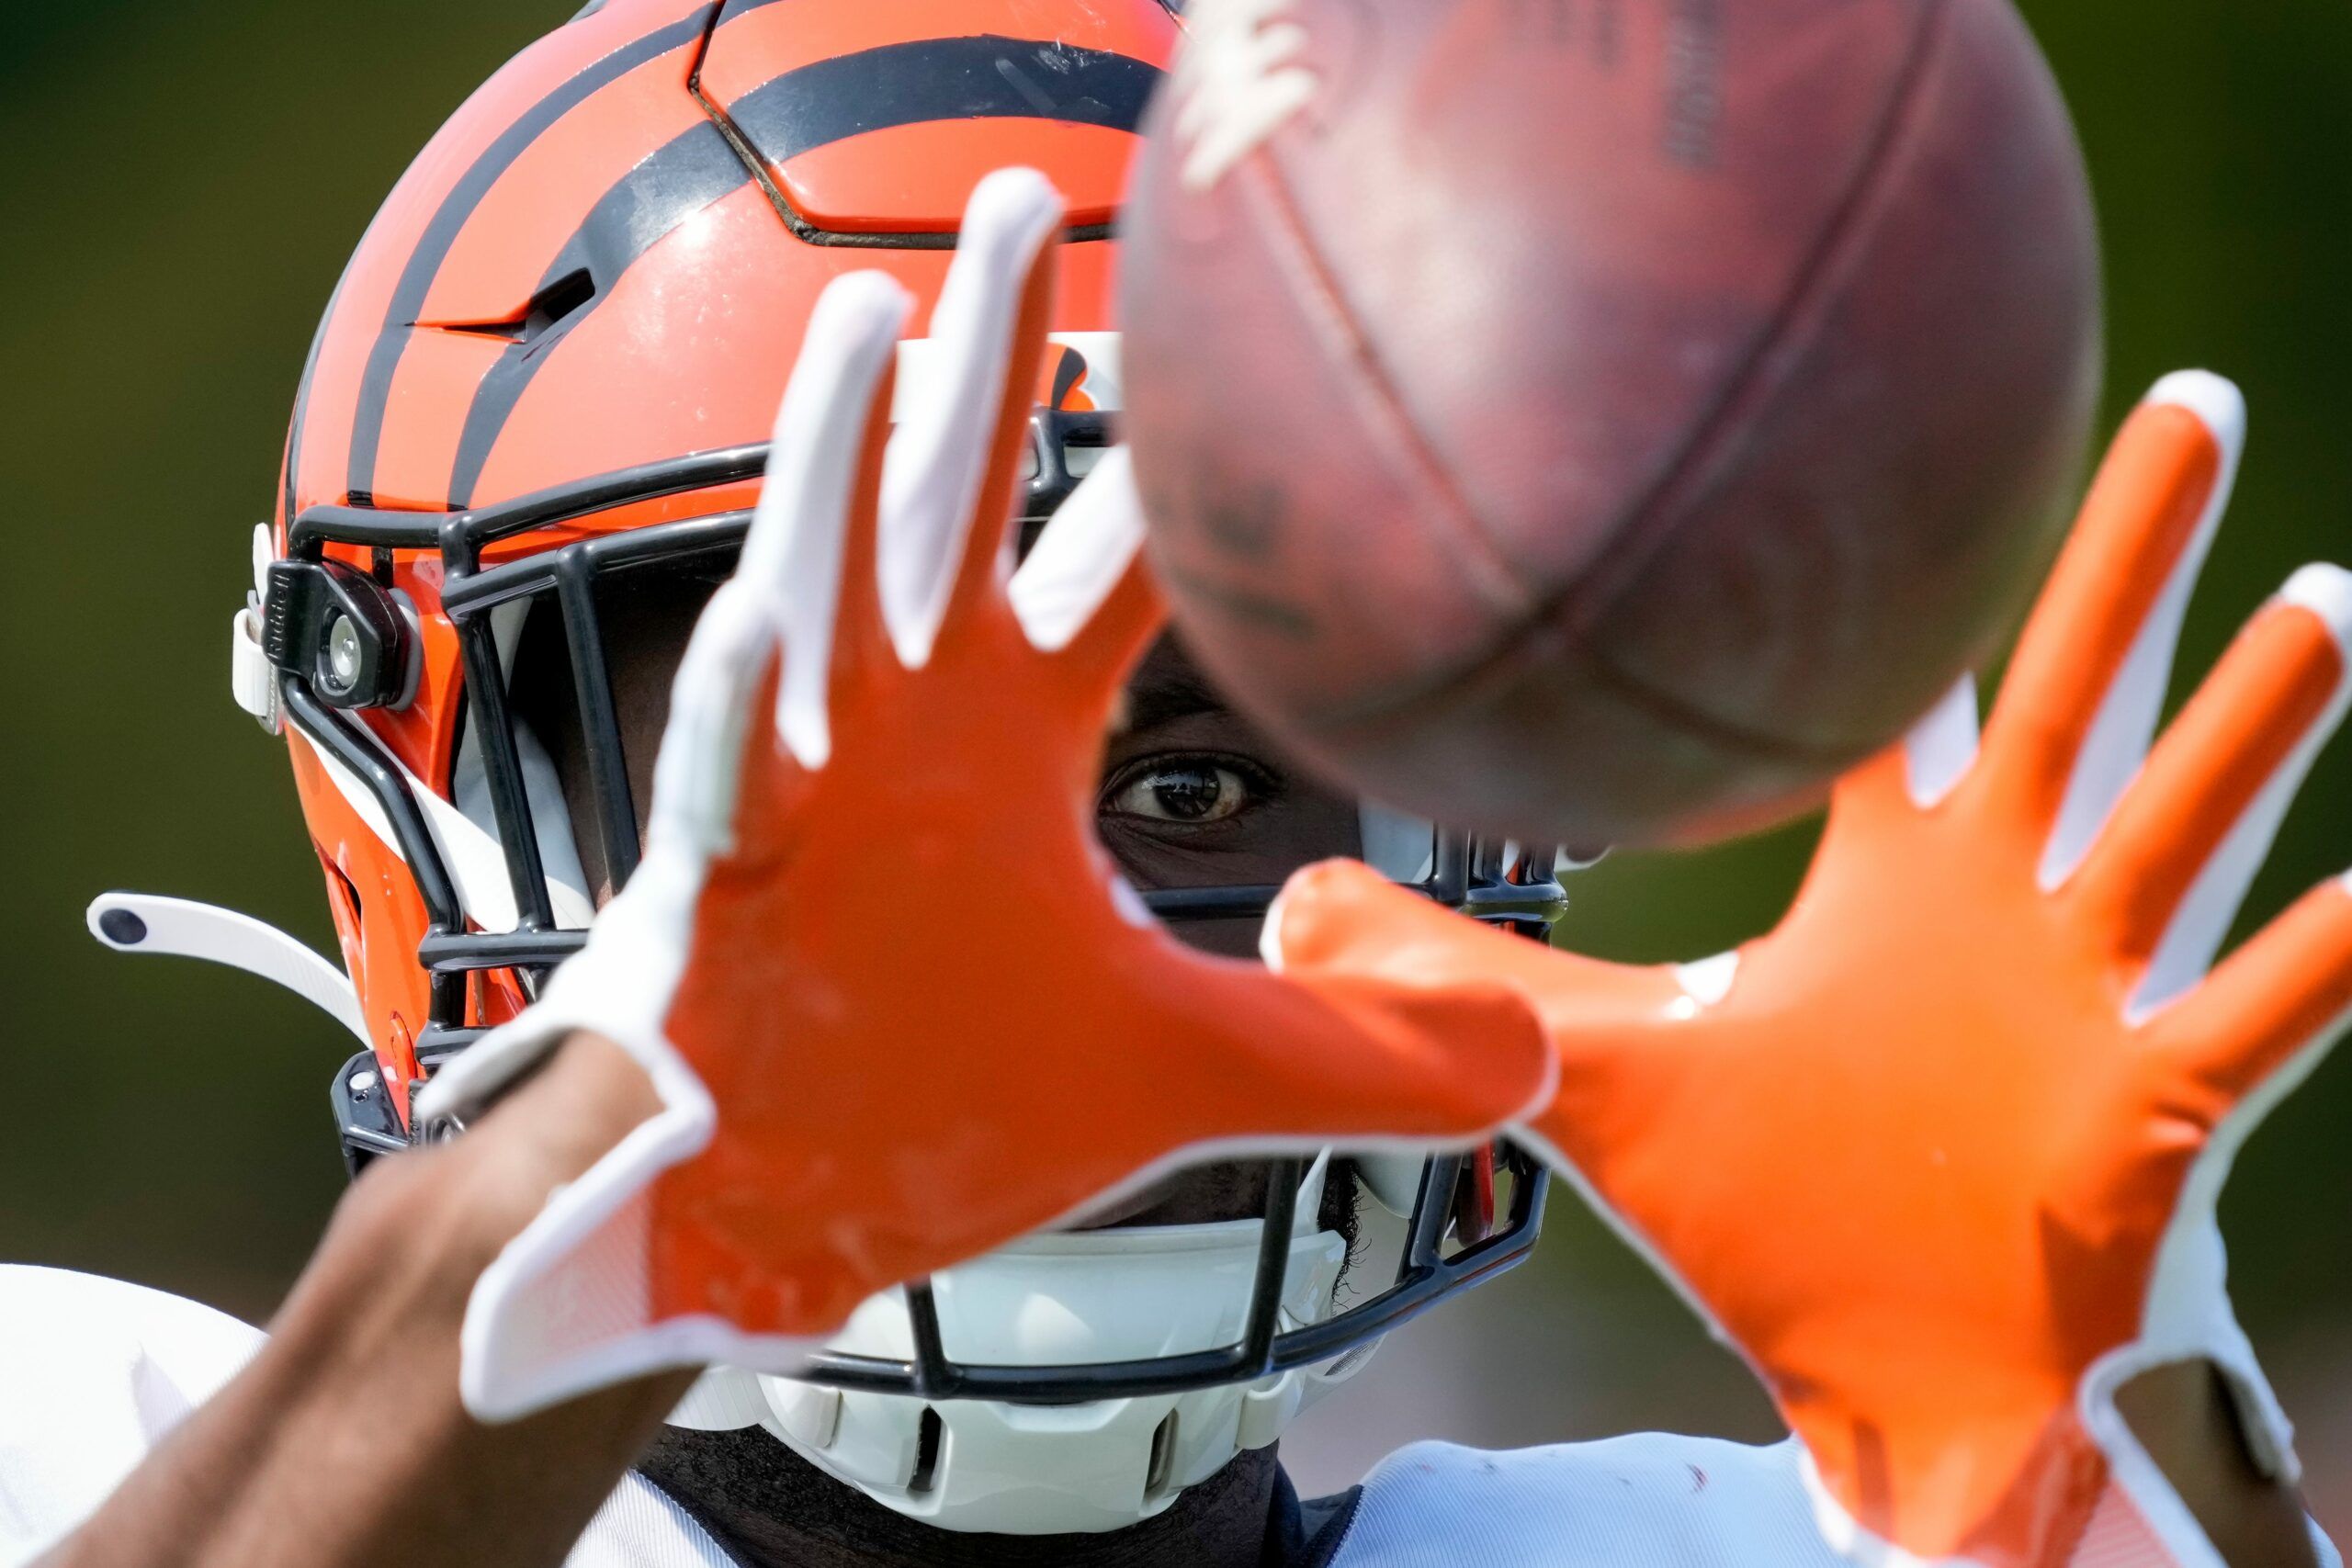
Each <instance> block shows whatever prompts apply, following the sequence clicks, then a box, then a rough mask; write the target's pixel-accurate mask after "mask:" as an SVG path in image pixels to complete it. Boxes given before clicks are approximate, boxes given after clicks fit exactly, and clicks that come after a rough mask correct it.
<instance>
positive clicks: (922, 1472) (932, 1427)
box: [907, 1404, 947, 1497]
mask: <svg viewBox="0 0 2352 1568" xmlns="http://www.w3.org/2000/svg"><path fill="white" fill-rule="evenodd" d="M946 1435H947V1434H946V1428H945V1427H944V1425H943V1424H942V1423H941V1421H940V1419H939V1411H938V1410H937V1408H936V1407H934V1406H933V1405H929V1404H926V1405H924V1406H923V1407H922V1420H920V1421H918V1422H917V1423H916V1424H915V1472H914V1473H913V1474H912V1475H910V1476H908V1477H907V1491H908V1492H909V1493H910V1495H913V1496H917V1497H922V1496H925V1495H929V1493H930V1491H931V1489H932V1487H933V1485H934V1484H936V1483H937V1482H938V1480H939V1446H940V1444H941V1443H942V1442H944V1441H945V1440H946Z"/></svg>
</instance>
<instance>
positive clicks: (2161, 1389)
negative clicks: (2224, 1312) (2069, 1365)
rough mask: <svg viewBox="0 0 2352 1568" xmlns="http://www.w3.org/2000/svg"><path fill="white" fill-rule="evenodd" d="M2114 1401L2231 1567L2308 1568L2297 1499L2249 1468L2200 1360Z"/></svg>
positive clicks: (2134, 1386) (2166, 1370)
mask: <svg viewBox="0 0 2352 1568" xmlns="http://www.w3.org/2000/svg"><path fill="white" fill-rule="evenodd" d="M2116 1404H2117V1407H2118V1408H2119V1409H2120V1410H2121V1411H2122V1413H2123V1417H2124V1419H2125V1420H2126V1421H2127V1422H2129V1423H2130V1424H2131V1432H2132V1435H2133V1436H2134V1437H2136V1438H2139V1439H2140V1442H2141V1444H2142V1445H2143V1447H2145V1448H2146V1449H2147V1450H2148V1455H2149V1457H2150V1458H2152V1459H2154V1461H2156V1464H2157V1467H2158V1468H2159V1469H2161V1470H2162V1471H2163V1472H2165V1480H2167V1481H2169V1482H2171V1483H2172V1486H2173V1490H2174V1491H2176V1492H2177V1493H2178V1494H2179V1495H2180V1499H2181V1501H2182V1502H2183V1503H2185V1504H2187V1505H2188V1511H2189V1512H2190V1513H2192V1514H2194V1515H2196V1516H2197V1522H2198V1524H2199V1526H2201V1527H2202V1528H2203V1529H2204V1531H2205V1535H2206V1538H2207V1539H2208V1540H2211V1542H2212V1543H2213V1547H2214V1550H2215V1551H2219V1552H2220V1553H2221V1554H2222V1560H2223V1561H2224V1562H2228V1563H2230V1564H2231V1568H2315V1565H2316V1564H2317V1562H2318V1558H2317V1557H2316V1556H2315V1555H2314V1554H2313V1552H2312V1540H2311V1530H2310V1526H2309V1525H2308V1524H2307V1523H2306V1522H2305V1516H2304V1512H2303V1502H2302V1499H2301V1496H2299V1495H2297V1493H2296V1490H2295V1488H2294V1487H2292V1486H2290V1485H2288V1484H2286V1483H2283V1482H2280V1481H2277V1480H2274V1479H2272V1478H2270V1477H2268V1476H2266V1475H2264V1474H2263V1473H2262V1472H2260V1471H2259V1470H2257V1469H2256V1466H2255V1463H2254V1460H2253V1457H2252V1455H2251V1454H2250V1453H2249V1452H2248V1451H2247V1449H2246V1443H2245V1436H2244V1434H2243V1433H2242V1432H2241V1431H2240V1429H2239V1427H2238V1419H2237V1413H2236V1411H2235V1410H2234V1409H2233V1406H2232V1404H2231V1403H2230V1396H2229V1392H2228V1390H2227V1389H2226V1388H2225V1387H2224V1386H2223V1384H2222V1378H2221V1374H2220V1373H2218V1372H2216V1371H2214V1370H2213V1369H2212V1368H2211V1366H2209V1365H2207V1364H2206V1363H2204V1362H2202V1361H2191V1362H2187V1363H2184V1364H2182V1365H2179V1366H2172V1367H2162V1368H2158V1369H2157V1370H2156V1371H2151V1372H2147V1373H2145V1374H2143V1375H2142V1376H2141V1377H2139V1378H2137V1379H2134V1380H2133V1381H2132V1382H2131V1383H2130V1384H2128V1385H2126V1386H2125V1387H2124V1388H2123V1389H2122V1390H2121V1391H2120V1393H2118V1394H2117V1396H2116Z"/></svg>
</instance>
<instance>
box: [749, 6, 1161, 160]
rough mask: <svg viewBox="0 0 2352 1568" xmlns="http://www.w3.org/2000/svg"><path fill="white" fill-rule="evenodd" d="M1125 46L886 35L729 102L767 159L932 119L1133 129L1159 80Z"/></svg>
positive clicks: (990, 37)
mask: <svg viewBox="0 0 2352 1568" xmlns="http://www.w3.org/2000/svg"><path fill="white" fill-rule="evenodd" d="M1159 78H1160V72H1159V67H1158V66H1156V65H1150V64H1147V63H1146V62H1143V61H1140V60H1136V59H1134V58H1133V57H1131V56H1128V55H1125V54H1113V53H1110V52H1108V51H1103V50H1098V49H1076V48H1073V47H1071V46H1070V45H1068V44H1061V43H1040V42H1037V41H1035V40H1033V39H1012V38H1000V37H997V36H996V35H994V34H988V33H983V34H980V35H978V36H977V37H972V38H944V39H922V40H921V41H918V42H914V43H894V44H886V45H884V46H882V47H881V48H879V49H868V50H861V51H858V52H857V53H855V54H843V55H839V56H836V57H835V58H833V59H831V60H820V61H818V62H815V63H814V64H811V65H804V66H802V67H801V68H800V69H799V70H797V71H787V72H786V73H784V74H783V75H781V76H778V77H777V78H775V80H774V81H772V82H766V83H763V84H762V85H759V86H757V87H754V88H753V89H752V91H750V92H748V93H746V94H744V95H743V96H742V97H741V98H739V99H737V100H736V101H735V102H734V103H731V104H729V105H727V106H726V109H727V114H728V117H729V118H731V119H732V120H733V121H734V122H735V124H736V126H737V127H738V128H739V129H740V130H741V131H742V132H743V134H744V136H745V137H746V138H747V139H749V141H751V143H752V147H753V148H755V149H756V150H757V151H758V152H759V153H760V155H761V156H762V157H763V158H765V159H766V160H767V161H768V162H769V163H771V164H780V163H783V162H784V161H785V160H786V159H787V158H794V157H797V156H798V155H800V154H801V153H803V152H809V150H810V149H812V148H817V147H822V146H825V145H827V144H828V143H831V142H834V141H845V140H847V139H848V138H850V137H853V136H859V135H863V134H864V133H865V132H866V131H869V130H888V129H890V128H892V127H895V126H901V125H920V124H922V123H923V122H925V121H928V120H934V119H1051V120H1060V121H1063V122H1066V123H1069V124H1075V125H1099V126H1103V127H1106V128H1108V129H1111V130H1128V131H1132V130H1135V129H1136V126H1137V125H1138V124H1140V123H1141V122H1142V119H1143V110H1144V105H1145V104H1146V103H1148V101H1149V100H1150V98H1151V93H1152V89H1153V88H1154V87H1156V86H1158V85H1159Z"/></svg>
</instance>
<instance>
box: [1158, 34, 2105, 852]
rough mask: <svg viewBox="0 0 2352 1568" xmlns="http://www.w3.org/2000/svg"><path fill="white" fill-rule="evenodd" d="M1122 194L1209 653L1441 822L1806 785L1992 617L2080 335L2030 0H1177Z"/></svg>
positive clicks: (2069, 480) (2055, 431) (1725, 808)
mask: <svg viewBox="0 0 2352 1568" xmlns="http://www.w3.org/2000/svg"><path fill="white" fill-rule="evenodd" d="M1188 23H1189V25H1190V27H1191V28H1192V29H1193V39H1191V41H1190V42H1189V43H1188V45H1187V49H1186V52H1185V54H1184V56H1183V57H1182V60H1181V62H1180V63H1179V66H1178V68H1177V73H1176V76H1175V79H1174V81H1173V82H1172V83H1171V85H1170V89H1169V90H1168V91H1166V92H1164V93H1163V94H1162V95H1161V97H1160V99H1159V102H1158V103H1157V104H1156V105H1155V106H1154V107H1153V110H1152V113H1151V117H1150V124H1149V127H1148V129H1149V131H1150V135H1149V139H1148V145H1147V148H1146V151H1145V152H1144V154H1143V156H1142V160H1141V163H1140V164H1139V166H1138V168H1137V171H1136V180H1135V186H1134V189H1133V192H1132V195H1131V197H1130V203H1129V206H1128V208H1127V209H1126V224H1127V229H1126V233H1127V237H1128V238H1127V248H1126V254H1125V263H1124V265H1125V276H1124V279H1123V283H1122V295H1123V298H1122V310H1123V312H1124V317H1125V321H1124V324H1125V329H1126V334H1127V336H1126V365H1125V373H1126V383H1127V385H1126V397H1127V404H1128V414H1127V419H1128V432H1129V440H1130V441H1131V443H1132V445H1133V446H1134V449H1135V457H1136V468H1137V472H1138V475H1139V477H1140V481H1141V484H1142V488H1143V493H1144V498H1145V502H1146V508H1147V510H1148V513H1149V514H1150V519H1151V546H1150V548H1151V557H1152V561H1153V564H1154V566H1155V568H1156V569H1157V570H1158V573H1159V578H1160V580H1161V581H1162V583H1163V585H1164V586H1165V588H1166V590H1167V592H1168V593H1169V595H1170V600H1171V601H1172V604H1173V606H1174V613H1175V617H1176V621H1177V624H1178V626H1179V627H1180V629H1181V631H1182V635H1183V637H1184V638H1185V640H1186V642H1187V644H1188V646H1189V647H1190V649H1192V651H1193V655H1194V656H1195V657H1196V658H1197V659H1198V660H1200V662H1201V663H1202V664H1203V665H1204V666H1205V667H1206V669H1207V670H1208V671H1209V672H1210V673H1211V675H1212V676H1213V677H1214V678H1215V679H1216V681H1217V682H1219V683H1220V684H1221V685H1222V686H1223V687H1224V688H1225V689H1226V690H1227V692H1228V693H1229V694H1231V695H1232V697H1233V698H1234V699H1235V700H1236V701H1237V702H1238V703H1239V704H1240V705H1242V706H1243V707H1244V708H1245V709H1247V710H1248V711H1250V713H1252V714H1253V715H1255V716H1258V717H1259V718H1260V719H1261V720H1262V721H1263V722H1265V723H1266V724H1268V725H1269V726H1270V727H1271V728H1272V729H1273V730H1274V731H1275V732H1276V733H1277V734H1278V735H1280V736H1281V737H1282V738H1283V739H1285V740H1286V741H1287V742H1289V743H1290V744H1291V745H1293V746H1294V747H1295V748H1296V749H1297V750H1299V751H1300V752H1301V754H1302V755H1303V756H1304V757H1305V758H1306V760H1307V761H1310V762H1312V763H1314V764H1316V765H1317V766H1318V767H1320V768H1321V769H1322V770H1324V771H1326V772H1329V773H1332V774H1333V775H1335V776H1336V777H1338V778H1340V779H1341V780H1343V781H1345V782H1346V783H1348V784H1351V785H1353V786H1354V787H1356V788H1358V789H1361V790H1362V791H1363V792H1365V793H1367V794H1369V795H1374V796H1375V797H1378V798H1380V799H1382V800H1385V801H1386V802H1388V803H1389V804H1391V805H1394V806H1398V807H1408V808H1410V809H1414V810H1417V811H1419V812H1422V813H1426V814H1428V815H1430V816H1433V817H1437V818H1442V819H1445V820H1448V821H1451V822H1453V823H1456V824H1460V825H1463V826H1468V827H1476V828H1482V829H1489V830H1494V831H1500V832H1509V833H1512V834H1515V835H1517V836H1519V837H1521V838H1522V839H1533V840H1565V841H1569V842H1575V843H1600V842H1619V843H1660V842H1687V841H1691V840H1701V839H1706V838H1711V837H1716V836H1721V835H1723V834H1726V833H1730V832H1734V831H1737V830H1741V829H1747V828H1749V827H1753V826H1757V825H1758V824H1761V823H1763V822H1766V821H1769V820H1771V819H1773V818H1779V817H1781V816H1784V815H1787V814H1790V813H1792V812H1794V811H1796V810H1799V809H1802V808H1804V807H1806V806H1808V805H1810V804H1811V803H1813V802H1815V801H1816V800H1818V799H1819V798H1820V796H1821V794H1822V792H1823V791H1824V789H1825V788H1826V784H1827V783H1828V782H1829V780H1830V779H1831V778H1832V777H1833V776H1834V775H1835V774H1836V773H1838V772H1839V771H1840V770H1842V769H1844V768H1846V767H1848V766H1849V765H1850V764H1852V763H1853V762H1855V761H1858V760H1860V759H1861V758H1862V757H1864V756H1866V755H1867V754H1869V753H1870V752H1871V751H1873V750H1876V749H1878V748H1880V747H1882V746H1883V745H1885V744H1887V743H1888V742H1889V741H1891V740H1893V739H1895V738H1896V737H1897V736H1899V735H1900V733H1901V732H1902V731H1903V729H1904V728H1905V727H1907V726H1908V725H1909V724H1910V723H1911V722H1912V721H1913V720H1914V719H1915V718H1916V717H1917V716H1919V715H1920V714H1922V713H1923V712H1924V711H1925V710H1926V709H1927V708H1928V707H1929V706H1930V705H1933V703H1934V702H1935V701H1936V699H1937V698H1938V697H1939V696H1940V695H1941V694H1943V693H1944V692H1945V691H1946V690H1948V689H1949V688H1950V686H1951V682H1953V681H1954V680H1956V679H1957V678H1958V677H1959V676H1960V675H1961V674H1962V672H1963V671H1966V670H1967V669H1969V668H1970V667H1971V666H1972V665H1973V663H1975V662H1976V661H1977V660H1981V659H1982V658H1983V657H1984V656H1985V655H1986V654H1987V652H1988V651H1989V650H1990V649H1992V648H1993V646H1994V645H1995V644H1996V641H1997V640H1998V638H1999V637H2001V636H2002V635H2003V633H2004V631H2005V630H2006V629H2007V626H2008V625H2009V624H2010V623H2011V621H2012V618H2013V616H2014V615H2015V613H2016V612H2017V610H2018V607H2019V605H2020V603H2021V600H2022V598H2023V597H2024V595H2025V594H2026V592H2027V591H2028V590H2029V589H2030V586H2031V584H2032V583H2033V582H2034V581H2035V580H2036V578H2037V576H2038V574H2039V571H2040V569H2041V567H2042V566H2043V565H2044V564H2045V562H2046V561H2047V559H2048V557H2049V555H2050V553H2051V551H2052V548H2053V547H2054V544H2055V541H2056V538H2057V536H2058V534H2059V531H2060V529H2061V526H2062V524H2063V519H2064V515H2065V512H2066V507H2065V504H2064V503H2065V502H2066V501H2067V500H2068V499H2069V497H2070V494H2071V491H2072V490H2073V487H2074V484H2075V480H2076V478H2077V477H2078V474H2079V470H2080V466H2081V462H2082V457H2083V452H2084V447H2085V443H2086V437H2087V434H2088V432H2089V426H2090V422H2091V418H2092V413H2093V408H2094V404H2095V402H2096V400H2097V392H2098V367H2099V357H2100V332H2099V286H2098V241H2097V235H2096V231H2095V226H2094V221H2093V218H2092V212H2091V205H2090V198H2089V192H2088V187H2087V184H2086V179H2085V176H2084V171H2083V165H2082V157H2081V152H2080V150H2079V148H2078V146H2077V144H2076V142H2075V135H2074V130H2073V128H2072V126H2071V124H2070V122H2069V120H2068V118H2067V115H2066V111H2065V107H2064V104H2063V103H2062V101H2061V100H2060V97H2059V95H2058V91H2057V88H2056V85H2055V84H2054V83H2053V82H2052V78H2051V75H2050V73H2049V70H2048V67H2047V66H2046V64H2045V63H2044V62H2043V61H2042V58H2041V54H2040V52H2039V51H2038V50H2037V49H2036V47H2035V45H2034V43H2033V40H2032V39H2031V37H2030V35H2029V34H2028V32H2027V30H2026V28H2025V26H2024V23H2023V22H2022V21H2021V20H2020V19H2019V17H2018V16H2017V14H2016V13H2015V11H2014V10H2012V9H2011V7H2010V6H2009V4H2008V0H1196V3H1195V4H1194V5H1193V6H1192V7H1191V8H1190V12H1189V16H1188Z"/></svg>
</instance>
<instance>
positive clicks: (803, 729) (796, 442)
mask: <svg viewBox="0 0 2352 1568" xmlns="http://www.w3.org/2000/svg"><path fill="white" fill-rule="evenodd" d="M912 306H913V301H912V299H911V298H910V296H909V295H908V293H907V291H906V290H905V289H904V288H900V287H899V284H898V283H896V282H895V281H893V280H892V279H891V278H889V277H888V276H886V275H884V274H882V273H878V272H854V273H850V274H848V275H846V276H842V277H839V278H836V279H834V280H833V282H832V283H831V285H830V286H829V287H827V288H826V289H825V292H824V293H823V294H822V295H821V296H820V297H819V299H818V300H817V308H816V310H814V311H813V312H811V314H810V316H809V334H808V336H807V337H806V338H805V339H803V340H802V343H801V348H800V358H799V360H798V362H797V364H795V366H794V367H793V371H792V380H791V383H790V384H789V385H788V386H787V387H786V389H785V393H784V402H783V404H782V406H781V407H779V408H778V409H777V411H776V420H775V438H774V445H773V446H772V447H771V449H770V451H769V455H768V469H767V479H766V481H765V483H764V484H763V486H762V487H761V490H760V500H759V504H758V506H757V508H756V509H755V510H754V511H753V513H752V529H751V533H750V534H749V535H748V536H746V537H745V539H744V541H743V557H742V560H741V564H740V565H739V566H738V567H737V568H736V570H735V580H736V581H738V582H741V583H742V584H743V585H744V586H745V588H746V589H747V590H748V591H749V592H752V594H753V595H754V596H755V597H756V598H757V599H758V600H759V601H760V602H761V603H762V604H763V605H765V606H766V610H767V614H768V615H769V616H770V617H771V625H772V626H774V628H775V633H776V635H777V636H779V637H782V639H783V642H784V648H785V663H784V675H783V679H782V681H781V682H780V684H779V690H778V693H777V698H776V716H775V723H776V731H777V733H778V734H779V735H780V736H782V737H783V739H784V744H785V745H786V747H787V748H789V749H790V750H791V752H792V754H793V756H794V757H795V758H796V759H797V760H798V761H799V762H800V764H801V766H803V767H806V768H821V767H823V766H824V765H825V760H826V759H827V758H828V757H830V756H831V754H832V728H831V720H830V718H829V716H828V713H827V708H826V701H825V698H826V691H827V683H828V681H829V680H830V678H831V671H832V654H833V627H834V624H835V621H836V618H837V616H838V613H839V610H840V606H841V593H842V557H843V555H844V553H845V550H846V547H847V540H848V535H849V530H850V529H851V528H853V527H854V526H857V525H858V519H856V518H854V517H852V516H851V515H850V513H851V507H852V503H853V502H854V497H855V494H856V487H857V474H858V466H859V464H860V462H861V461H862V460H863V458H864V457H865V434H866V431H867V428H868V426H869V425H870V423H871V422H872V420H873V419H874V417H875V408H874V403H875V395H876V389H877V388H878V387H879V385H880V384H881V380H882V377H883V374H884V372H885V371H887V370H888V368H889V366H890V358H891V354H892V350H893V345H895V344H897V342H898V339H899V333H900V332H901V331H902V330H904V328H905V326H906V320H907V314H908V312H909V310H911V309H912Z"/></svg>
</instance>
